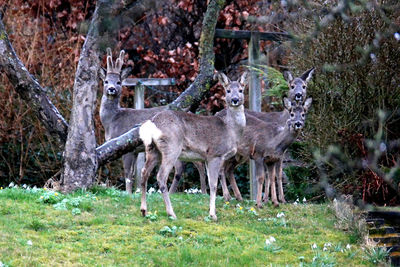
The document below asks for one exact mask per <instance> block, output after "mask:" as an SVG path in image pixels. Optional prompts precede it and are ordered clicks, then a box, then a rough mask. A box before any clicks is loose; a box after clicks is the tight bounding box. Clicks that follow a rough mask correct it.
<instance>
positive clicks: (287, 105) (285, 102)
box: [283, 97, 292, 110]
mask: <svg viewBox="0 0 400 267" xmlns="http://www.w3.org/2000/svg"><path fill="white" fill-rule="evenodd" d="M283 106H284V107H285V109H287V110H290V108H291V107H292V102H291V101H290V100H289V98H287V97H284V98H283Z"/></svg>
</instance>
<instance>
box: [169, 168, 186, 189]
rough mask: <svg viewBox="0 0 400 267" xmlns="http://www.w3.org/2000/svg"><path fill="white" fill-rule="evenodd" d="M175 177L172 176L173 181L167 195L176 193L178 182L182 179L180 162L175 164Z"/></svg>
mask: <svg viewBox="0 0 400 267" xmlns="http://www.w3.org/2000/svg"><path fill="white" fill-rule="evenodd" d="M174 168H175V175H174V180H172V184H171V187H170V188H169V193H170V194H174V193H176V190H177V189H178V185H179V182H180V180H181V178H182V173H183V163H182V161H180V160H177V161H176V163H175V166H174Z"/></svg>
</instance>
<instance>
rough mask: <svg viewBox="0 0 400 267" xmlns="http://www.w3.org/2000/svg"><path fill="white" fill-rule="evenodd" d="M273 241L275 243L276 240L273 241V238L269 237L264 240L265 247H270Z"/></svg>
mask: <svg viewBox="0 0 400 267" xmlns="http://www.w3.org/2000/svg"><path fill="white" fill-rule="evenodd" d="M275 241H276V239H275V238H274V237H273V236H270V237H269V238H267V239H266V240H265V245H267V246H269V245H271V244H272V243H274V242H275Z"/></svg>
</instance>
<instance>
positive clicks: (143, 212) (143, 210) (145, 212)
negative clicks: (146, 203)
mask: <svg viewBox="0 0 400 267" xmlns="http://www.w3.org/2000/svg"><path fill="white" fill-rule="evenodd" d="M140 211H141V212H142V216H143V217H146V215H147V210H145V209H141V210H140Z"/></svg>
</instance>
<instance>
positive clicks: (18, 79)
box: [0, 19, 68, 145]
mask: <svg viewBox="0 0 400 267" xmlns="http://www.w3.org/2000/svg"><path fill="white" fill-rule="evenodd" d="M0 70H1V71H2V72H4V73H5V74H6V75H7V78H8V80H9V81H10V82H11V84H12V85H13V87H14V88H15V91H17V93H18V94H19V96H20V97H21V98H22V99H24V100H25V101H26V102H27V103H28V105H29V106H30V107H31V108H32V109H33V110H34V111H35V112H36V114H37V116H38V118H39V119H40V121H41V122H42V123H43V124H44V125H45V127H46V129H47V130H48V131H49V133H50V134H51V135H53V136H56V137H57V138H58V140H59V141H60V144H62V145H64V144H65V141H66V140H67V131H68V123H67V122H66V120H65V119H64V118H63V116H62V115H61V114H60V112H59V111H58V109H57V108H56V107H55V106H54V105H53V103H51V101H50V99H49V98H48V97H47V94H46V90H45V89H43V88H42V87H41V86H40V84H39V83H38V82H37V80H36V79H35V78H34V77H33V76H32V75H31V74H30V73H29V72H28V70H27V69H26V68H25V66H24V64H23V63H22V62H21V60H20V59H19V58H18V56H17V54H16V53H15V51H14V49H13V47H12V45H11V43H10V40H9V39H8V35H7V33H6V31H5V28H4V24H3V22H2V20H1V19H0Z"/></svg>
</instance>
